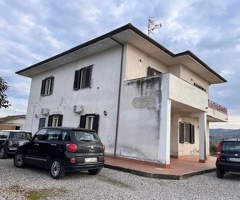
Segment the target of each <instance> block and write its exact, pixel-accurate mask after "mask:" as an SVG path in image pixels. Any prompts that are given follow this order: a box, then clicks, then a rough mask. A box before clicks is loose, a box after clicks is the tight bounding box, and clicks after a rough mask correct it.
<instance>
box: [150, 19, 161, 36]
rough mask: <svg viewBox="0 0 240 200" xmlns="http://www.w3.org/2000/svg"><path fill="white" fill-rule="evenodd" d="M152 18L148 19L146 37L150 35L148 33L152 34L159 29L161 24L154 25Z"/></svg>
mask: <svg viewBox="0 0 240 200" xmlns="http://www.w3.org/2000/svg"><path fill="white" fill-rule="evenodd" d="M152 18H153V17H149V19H148V36H149V35H150V33H152V34H153V31H154V30H155V29H159V28H161V27H162V24H161V23H160V24H156V23H155V22H154V21H153V20H152Z"/></svg>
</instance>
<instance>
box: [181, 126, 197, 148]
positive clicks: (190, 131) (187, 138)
mask: <svg viewBox="0 0 240 200" xmlns="http://www.w3.org/2000/svg"><path fill="white" fill-rule="evenodd" d="M194 130H195V129H194V125H192V124H190V123H184V122H179V143H184V142H188V143H191V144H194V143H195V131H194Z"/></svg>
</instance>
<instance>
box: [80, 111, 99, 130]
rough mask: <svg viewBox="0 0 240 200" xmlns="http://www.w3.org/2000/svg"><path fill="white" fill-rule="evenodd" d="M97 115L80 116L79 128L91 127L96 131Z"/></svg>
mask: <svg viewBox="0 0 240 200" xmlns="http://www.w3.org/2000/svg"><path fill="white" fill-rule="evenodd" d="M98 124H99V115H97V114H86V115H81V116H80V124H79V127H80V128H87V129H92V130H95V131H96V132H98Z"/></svg>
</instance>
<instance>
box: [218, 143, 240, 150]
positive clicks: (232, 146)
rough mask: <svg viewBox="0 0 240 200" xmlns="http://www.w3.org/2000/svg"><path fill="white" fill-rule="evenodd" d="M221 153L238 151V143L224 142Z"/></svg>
mask: <svg viewBox="0 0 240 200" xmlns="http://www.w3.org/2000/svg"><path fill="white" fill-rule="evenodd" d="M222 150H223V151H240V141H239V142H230V141H229V142H224V143H223V147H222Z"/></svg>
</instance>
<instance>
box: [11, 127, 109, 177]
mask: <svg viewBox="0 0 240 200" xmlns="http://www.w3.org/2000/svg"><path fill="white" fill-rule="evenodd" d="M104 150H105V146H104V145H103V144H102V142H101V140H100V139H99V137H98V135H97V133H96V132H95V131H93V130H88V129H82V128H70V127H45V128H42V129H40V130H39V131H38V132H37V133H36V134H35V135H34V136H33V138H32V140H30V141H29V142H28V143H26V144H24V145H22V146H19V147H18V149H17V152H16V154H15V156H14V164H15V166H16V167H23V166H24V165H25V164H29V165H35V166H39V167H44V168H46V169H50V174H51V176H52V178H54V179H60V178H62V177H64V176H65V172H71V171H82V170H88V173H89V174H91V175H96V174H98V173H99V172H100V170H101V169H102V168H103V166H104Z"/></svg>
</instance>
